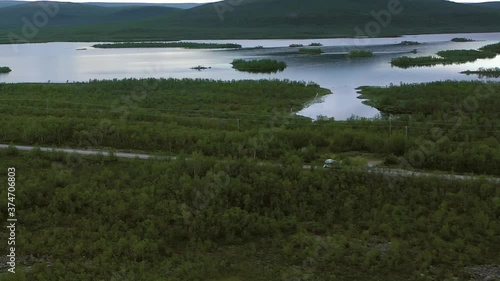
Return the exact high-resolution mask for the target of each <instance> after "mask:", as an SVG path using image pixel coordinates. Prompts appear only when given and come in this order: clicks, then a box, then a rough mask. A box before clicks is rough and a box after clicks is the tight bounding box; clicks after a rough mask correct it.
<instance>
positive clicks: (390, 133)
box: [389, 114, 392, 135]
mask: <svg viewBox="0 0 500 281" xmlns="http://www.w3.org/2000/svg"><path fill="white" fill-rule="evenodd" d="M391 117H392V115H390V114H389V135H392V118H391Z"/></svg>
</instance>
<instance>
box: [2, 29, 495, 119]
mask: <svg viewBox="0 0 500 281" xmlns="http://www.w3.org/2000/svg"><path fill="white" fill-rule="evenodd" d="M454 37H466V38H470V39H474V40H477V41H476V42H466V43H454V42H450V40H451V39H452V38H454ZM405 40H406V41H418V42H420V43H423V44H421V45H417V46H402V45H398V43H400V42H401V41H405ZM187 41H192V42H214V43H225V42H231V43H238V44H241V45H242V46H243V47H244V48H252V47H256V46H263V47H265V48H264V49H242V50H187V49H170V48H151V49H149V48H148V49H94V48H92V47H91V46H92V45H93V44H94V43H44V44H23V45H0V66H9V67H10V68H11V69H12V72H11V73H9V74H0V83H19V82H52V83H61V82H62V83H64V82H74V81H88V80H90V79H114V78H118V79H121V78H144V77H155V78H169V77H173V78H210V79H222V80H232V79H289V80H300V81H312V82H315V83H317V84H319V85H321V86H322V87H324V88H328V89H330V90H331V91H332V93H333V94H331V95H328V96H325V97H324V98H323V100H322V101H321V102H318V103H314V104H311V105H309V106H308V107H306V108H304V109H303V110H302V111H300V112H299V114H300V115H304V116H308V117H312V118H316V117H317V116H319V115H323V116H328V117H334V118H335V119H336V120H345V119H347V118H349V117H351V116H359V117H367V118H372V117H375V116H377V115H378V114H379V112H378V111H377V110H376V109H374V108H372V107H369V106H366V105H364V104H363V103H362V101H361V100H359V99H358V98H357V96H358V95H357V93H356V90H355V89H356V88H357V87H359V86H365V85H369V86H388V85H390V84H400V83H419V82H431V81H437V80H479V78H477V76H474V75H471V76H467V75H464V74H460V72H461V71H465V70H477V69H478V68H479V67H486V68H491V67H500V56H497V57H496V58H494V59H486V60H478V61H476V62H474V63H467V64H461V65H448V66H434V67H422V68H410V69H400V68H395V67H391V65H390V63H389V62H390V60H391V59H392V58H394V57H398V56H403V55H407V56H423V55H432V54H435V53H436V52H437V51H440V50H449V49H477V48H479V47H481V46H484V45H487V44H491V43H497V42H498V41H500V33H476V34H431V35H409V36H402V37H398V38H373V39H352V38H338V39H309V40H187ZM312 42H319V43H321V44H323V45H324V47H322V49H323V50H324V52H325V53H324V54H322V55H302V54H298V53H297V48H289V47H288V46H289V45H290V44H304V45H308V44H310V43H312ZM82 48H85V50H78V49H82ZM352 49H367V50H368V49H369V50H371V51H373V52H374V53H375V56H374V57H372V58H362V59H350V58H349V57H348V56H347V53H348V52H349V50H352ZM413 49H418V52H419V53H418V54H411V53H409V52H410V51H412V50H413ZM235 58H243V59H260V58H272V59H278V60H282V61H285V62H286V63H287V64H288V68H287V69H286V70H285V71H283V72H280V73H275V74H251V73H245V72H238V71H236V70H234V69H232V67H231V65H230V63H231V61H232V60H233V59H235ZM198 65H203V66H207V67H211V69H207V70H203V71H198V70H192V69H190V68H191V67H195V66H198ZM480 80H492V81H500V79H493V78H489V79H488V78H482V79H480Z"/></svg>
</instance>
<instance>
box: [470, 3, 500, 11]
mask: <svg viewBox="0 0 500 281" xmlns="http://www.w3.org/2000/svg"><path fill="white" fill-rule="evenodd" d="M470 5H474V6H479V7H485V8H493V9H500V2H483V3H471V4H470Z"/></svg>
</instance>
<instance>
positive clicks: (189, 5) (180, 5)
mask: <svg viewBox="0 0 500 281" xmlns="http://www.w3.org/2000/svg"><path fill="white" fill-rule="evenodd" d="M85 4H92V5H97V6H101V7H110V8H117V7H139V6H140V7H145V6H155V7H167V8H177V9H191V8H194V7H197V6H200V5H201V4H200V3H107V2H102V3H101V2H92V3H85Z"/></svg>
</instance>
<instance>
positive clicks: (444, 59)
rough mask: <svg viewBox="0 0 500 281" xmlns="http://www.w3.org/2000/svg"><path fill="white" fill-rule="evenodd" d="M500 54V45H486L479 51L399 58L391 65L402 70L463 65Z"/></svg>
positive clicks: (449, 51)
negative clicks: (440, 65)
mask: <svg viewBox="0 0 500 281" xmlns="http://www.w3.org/2000/svg"><path fill="white" fill-rule="evenodd" d="M497 54H500V43H497V44H491V45H486V46H484V47H482V48H480V49H479V50H447V51H439V52H438V53H437V56H426V57H407V56H404V57H399V58H393V59H392V60H391V65H392V66H396V67H400V68H409V67H418V66H434V65H439V64H442V65H448V64H461V63H467V62H474V61H476V60H478V59H492V58H494V57H496V56H497Z"/></svg>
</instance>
